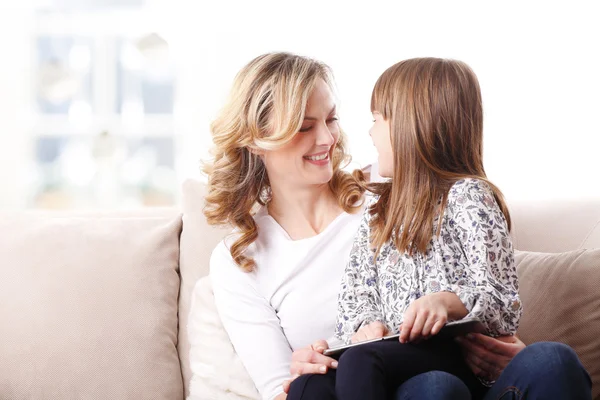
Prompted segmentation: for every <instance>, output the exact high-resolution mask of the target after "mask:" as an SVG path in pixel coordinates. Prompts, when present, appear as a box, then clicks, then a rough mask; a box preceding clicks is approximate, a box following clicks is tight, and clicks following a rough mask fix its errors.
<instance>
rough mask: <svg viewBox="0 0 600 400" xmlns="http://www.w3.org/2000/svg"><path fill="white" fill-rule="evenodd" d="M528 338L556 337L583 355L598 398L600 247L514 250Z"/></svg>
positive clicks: (525, 338) (523, 335)
mask: <svg viewBox="0 0 600 400" xmlns="http://www.w3.org/2000/svg"><path fill="white" fill-rule="evenodd" d="M515 259H516V262H517V273H518V275H519V284H520V289H519V293H520V295H521V300H522V301H523V308H524V312H523V317H522V319H521V324H520V327H519V332H518V334H519V336H520V337H521V339H522V340H523V341H524V342H525V343H528V344H529V343H533V342H539V341H557V342H563V343H566V344H568V345H569V346H571V347H572V348H573V349H574V350H575V351H576V352H577V354H578V355H579V358H580V360H581V362H582V363H583V365H584V367H585V368H586V369H587V371H588V372H589V374H590V376H591V378H592V382H593V396H594V398H600V249H596V250H575V251H570V252H566V253H558V254H549V253H532V252H520V251H517V252H516V254H515Z"/></svg>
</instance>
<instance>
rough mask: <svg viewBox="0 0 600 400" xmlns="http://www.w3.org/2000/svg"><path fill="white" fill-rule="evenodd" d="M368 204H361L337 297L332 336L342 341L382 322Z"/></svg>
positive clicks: (347, 341)
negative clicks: (354, 235) (333, 334)
mask: <svg viewBox="0 0 600 400" xmlns="http://www.w3.org/2000/svg"><path fill="white" fill-rule="evenodd" d="M370 204H372V201H371V202H368V204H367V205H366V207H365V210H364V215H363V218H362V221H361V223H360V227H359V229H358V233H357V235H356V238H355V240H354V245H353V246H352V251H351V253H350V260H349V262H348V264H347V265H346V269H345V271H344V275H343V278H342V284H341V288H340V293H339V296H338V316H337V322H336V337H337V338H338V339H341V340H342V341H344V342H345V343H350V341H351V339H352V336H353V335H354V333H355V332H356V331H357V330H358V329H359V328H361V327H363V326H366V325H368V324H369V323H371V322H375V321H380V322H383V315H382V313H381V307H380V304H381V299H380V295H379V289H378V279H379V276H378V273H377V268H376V266H375V264H374V262H373V253H372V251H371V249H370V244H369V236H370V228H369V221H370V215H369V206H370Z"/></svg>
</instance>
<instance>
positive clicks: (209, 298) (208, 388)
mask: <svg viewBox="0 0 600 400" xmlns="http://www.w3.org/2000/svg"><path fill="white" fill-rule="evenodd" d="M188 333H189V338H190V343H191V351H190V366H191V370H192V373H193V375H192V379H191V383H190V397H189V398H188V400H211V399H223V400H226V399H228V400H258V399H260V396H259V394H258V391H257V390H256V388H255V386H254V383H253V382H252V379H250V376H249V375H248V372H247V371H246V369H245V368H244V366H243V364H242V362H241V360H240V358H239V357H238V355H237V353H236V352H235V350H234V349H233V345H232V344H231V342H230V340H229V336H228V335H227V333H226V332H225V329H224V328H223V325H222V324H221V318H220V317H219V314H218V313H217V309H216V307H215V300H214V296H213V291H212V286H211V283H210V278H209V277H205V278H202V279H200V280H199V281H198V283H197V284H196V286H195V287H194V291H193V294H192V304H191V314H190V320H189V324H188Z"/></svg>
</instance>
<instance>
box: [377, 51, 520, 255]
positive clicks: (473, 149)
mask: <svg viewBox="0 0 600 400" xmlns="http://www.w3.org/2000/svg"><path fill="white" fill-rule="evenodd" d="M371 111H373V112H379V113H381V114H382V116H383V118H384V119H385V120H386V121H389V123H390V135H391V143H392V148H393V150H394V159H393V161H394V167H393V168H394V170H393V176H392V180H391V182H384V183H375V184H371V185H369V189H370V190H371V191H373V192H374V193H376V194H378V195H380V197H379V200H378V201H377V202H376V203H375V204H374V205H373V207H372V208H371V210H370V212H371V215H372V216H373V218H372V220H371V228H372V242H371V244H372V246H373V247H375V248H376V252H377V253H379V250H380V249H381V246H382V245H383V244H384V243H385V242H387V241H388V240H390V239H392V238H393V240H394V244H395V245H396V247H397V248H398V250H399V251H401V252H408V253H409V254H415V253H416V252H418V253H425V252H426V249H427V245H428V244H429V242H430V240H431V238H432V234H433V229H434V220H435V216H436V215H438V216H439V219H438V229H437V233H436V234H438V235H439V232H440V229H441V219H442V216H443V213H444V209H445V205H446V201H447V198H448V192H449V190H450V188H451V187H452V185H453V184H454V183H455V182H456V181H458V180H460V179H463V178H476V179H480V180H483V181H485V182H486V183H487V184H488V185H489V186H490V188H491V189H492V191H493V193H494V197H495V199H496V201H497V203H498V205H499V206H500V209H501V210H502V212H503V213H504V216H505V218H506V221H507V223H508V227H509V229H510V226H511V221H510V214H509V212H508V208H507V207H506V203H505V202H504V198H503V196H502V193H501V192H500V190H499V189H498V188H497V187H496V186H494V185H493V184H492V183H491V182H489V180H488V179H487V177H486V174H485V170H484V168H483V107H482V102H481V91H480V88H479V82H478V80H477V77H476V76H475V74H474V73H473V71H472V70H471V68H469V66H468V65H466V64H465V63H463V62H461V61H455V60H445V59H439V58H414V59H409V60H405V61H401V62H399V63H397V64H395V65H393V66H392V67H390V68H388V69H387V70H386V71H385V72H384V73H383V74H382V75H381V76H380V77H379V79H378V80H377V83H376V84H375V88H374V89H373V94H372V96H371ZM440 199H441V208H438V206H437V205H438V202H439V201H440Z"/></svg>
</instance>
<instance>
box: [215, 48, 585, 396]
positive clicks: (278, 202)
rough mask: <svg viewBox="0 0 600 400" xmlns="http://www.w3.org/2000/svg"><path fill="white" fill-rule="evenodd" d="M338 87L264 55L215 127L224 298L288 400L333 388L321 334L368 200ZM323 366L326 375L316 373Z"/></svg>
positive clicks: (228, 324)
mask: <svg viewBox="0 0 600 400" xmlns="http://www.w3.org/2000/svg"><path fill="white" fill-rule="evenodd" d="M332 85H333V82H332V76H331V71H330V70H329V68H328V67H327V66H325V65H324V64H322V63H320V62H317V61H314V60H311V59H308V58H304V57H299V56H295V55H292V54H287V53H274V54H266V55H263V56H260V57H258V58H256V59H254V60H253V61H251V62H250V63H249V64H248V65H246V66H245V67H244V68H243V69H242V70H241V71H240V73H239V74H238V76H237V77H236V79H235V82H234V85H233V89H232V92H231V96H230V99H229V100H228V102H227V104H226V105H225V107H224V108H223V110H222V112H221V114H220V116H219V117H218V118H217V120H216V121H215V122H214V123H213V124H212V126H211V131H212V134H213V140H214V143H215V149H214V155H215V160H214V162H213V163H212V164H210V165H208V166H207V168H206V170H205V171H206V172H207V174H208V178H209V182H208V195H207V197H206V202H207V205H206V209H205V214H206V216H207V219H208V221H209V223H211V224H231V225H233V226H234V227H235V231H234V233H233V234H232V235H231V236H230V237H228V238H227V239H225V240H224V241H223V242H222V243H220V244H219V245H218V246H217V248H216V249H215V250H214V252H213V254H212V257H211V261H210V267H211V272H210V275H211V280H212V283H213V288H214V293H215V302H216V306H217V309H218V311H219V314H220V316H221V318H222V320H223V325H224V326H225V329H226V330H227V332H228V334H229V336H230V339H231V341H232V343H233V345H234V347H235V349H236V351H237V353H238V354H239V356H240V358H241V360H242V362H243V364H244V366H245V367H246V369H247V370H248V372H249V374H250V376H251V378H252V379H253V381H254V383H255V385H256V387H257V388H258V390H259V392H260V394H261V396H262V397H263V398H264V399H278V400H281V399H285V398H286V394H285V393H284V389H285V390H286V391H289V392H290V394H289V397H290V399H292V398H302V396H304V398H306V399H318V398H332V397H327V396H328V393H326V392H319V390H320V389H319V388H320V385H319V384H320V381H321V379H319V378H322V379H327V378H326V377H327V375H325V373H326V372H327V370H328V369H331V368H333V369H335V368H336V366H337V362H336V361H335V360H334V359H332V358H329V357H325V356H324V355H323V354H322V352H323V351H324V349H325V348H327V341H325V340H323V339H325V338H328V337H329V335H330V334H331V332H333V329H334V325H335V314H336V305H337V293H338V290H339V282H340V280H341V277H342V274H343V271H344V267H345V264H346V262H347V260H348V256H349V253H350V249H351V247H352V242H353V239H354V236H355V232H356V231H357V229H358V225H359V222H360V212H361V210H362V208H361V206H362V189H361V188H360V186H359V185H358V184H357V182H356V181H355V180H354V179H353V178H352V177H351V176H350V175H348V174H346V173H344V172H343V171H342V170H341V168H342V166H343V163H344V162H345V160H346V152H345V140H346V139H345V136H344V133H343V132H342V130H341V129H340V127H339V124H338V120H337V115H336V112H335V101H334V97H333V94H332V89H331V88H332ZM311 343H312V344H311ZM481 354H487V353H478V355H479V356H480V357H482V358H478V359H484V358H485V357H486V356H483V355H481ZM570 357H571V358H572V354H571V353H570ZM575 358H576V357H575ZM316 373H318V374H323V375H317V376H316V375H308V374H316ZM300 375H302V377H301V378H300V379H298V380H296V381H295V382H293V384H292V385H290V382H289V381H290V378H295V377H296V376H300ZM417 378H419V377H417ZM421 378H423V379H422V380H419V381H413V380H410V381H407V382H406V383H405V384H404V385H408V384H414V385H413V386H412V388H416V389H415V390H417V391H420V390H421V389H420V388H422V385H423V382H425V384H430V383H431V382H432V381H436V382H439V381H440V379H439V378H440V377H439V376H437V375H435V374H432V375H428V376H425V377H421ZM413 379H415V378H413ZM524 379H527V375H525V378H524ZM404 385H403V386H404ZM438 386H440V385H438ZM290 387H291V389H290ZM448 387H450V388H454V386H453V383H452V382H450V384H449V386H448ZM304 389H306V391H305V392H304V393H302V391H303V390H304ZM313 389H314V390H315V391H316V392H315V395H314V396H313V394H311V390H313ZM400 389H402V387H401V388H400ZM446 390H448V389H447V388H446V387H445V386H443V385H441V386H440V392H439V393H444V391H446ZM438 398H443V397H441V396H439V397H438Z"/></svg>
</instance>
